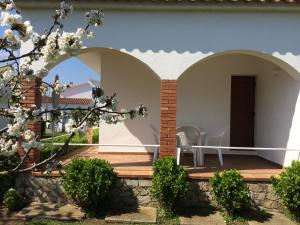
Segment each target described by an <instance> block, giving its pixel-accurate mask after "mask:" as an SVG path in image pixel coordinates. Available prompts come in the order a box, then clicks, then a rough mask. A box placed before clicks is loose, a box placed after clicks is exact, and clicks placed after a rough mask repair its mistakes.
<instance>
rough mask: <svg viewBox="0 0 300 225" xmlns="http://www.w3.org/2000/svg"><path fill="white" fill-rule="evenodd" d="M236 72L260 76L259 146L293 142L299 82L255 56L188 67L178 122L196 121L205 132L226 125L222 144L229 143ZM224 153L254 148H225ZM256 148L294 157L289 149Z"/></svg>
mask: <svg viewBox="0 0 300 225" xmlns="http://www.w3.org/2000/svg"><path fill="white" fill-rule="evenodd" d="M232 75H241V76H242V75H248V76H249V75H250V76H255V77H256V82H257V84H256V106H255V111H256V117H255V146H256V147H269V148H272V147H273V148H281V147H282V148H286V147H289V145H288V143H289V142H291V141H292V140H293V139H295V137H293V136H291V135H295V136H296V133H294V132H296V130H295V129H294V130H291V128H292V127H293V126H294V124H293V117H294V116H295V106H296V103H297V98H298V93H299V90H300V82H299V81H296V80H294V79H293V78H292V77H291V76H290V75H288V74H286V73H285V72H284V71H282V70H280V69H279V68H278V67H277V66H275V65H274V64H272V63H270V62H266V61H264V60H261V59H259V58H257V57H253V56H246V55H239V54H233V55H226V56H219V57H215V58H211V59H210V60H207V61H205V62H200V63H198V64H196V65H194V66H193V67H191V68H190V69H189V70H187V71H186V72H185V73H184V74H183V75H182V77H180V79H179V80H178V89H177V91H178V92H177V94H178V100H177V124H178V125H179V126H180V125H183V124H195V125H197V126H199V127H200V128H201V130H202V131H205V132H206V133H207V135H213V134H214V133H216V132H217V131H218V130H220V129H221V128H223V127H227V132H226V135H225V139H224V142H223V145H224V146H230V98H231V96H230V95H231V93H230V92H231V76H232ZM296 140H297V139H296ZM294 147H296V146H295V145H294ZM297 147H298V148H299V147H300V145H298V146H297ZM207 152H208V151H207ZM210 153H212V151H210ZM213 153H214V152H213ZM224 153H230V154H235V153H236V154H245V153H247V154H255V153H256V152H245V151H242V152H241V151H225V150H224ZM258 154H259V155H261V156H263V157H265V158H267V159H270V160H272V161H274V162H277V163H279V164H281V165H283V164H284V162H285V163H286V164H288V163H290V161H289V160H288V159H286V161H285V156H287V157H290V153H287V154H285V152H274V151H272V152H258ZM294 159H295V158H294Z"/></svg>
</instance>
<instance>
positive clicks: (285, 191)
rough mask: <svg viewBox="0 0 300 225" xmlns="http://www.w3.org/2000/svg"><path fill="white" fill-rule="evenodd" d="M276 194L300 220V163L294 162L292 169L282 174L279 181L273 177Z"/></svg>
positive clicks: (289, 168) (287, 169)
mask: <svg viewBox="0 0 300 225" xmlns="http://www.w3.org/2000/svg"><path fill="white" fill-rule="evenodd" d="M272 184H273V186H274V189H275V192H276V193H277V194H278V196H279V197H280V199H281V201H282V202H283V204H284V206H285V207H286V208H287V209H288V210H289V211H290V212H291V213H292V214H293V215H294V216H295V217H296V218H297V219H298V220H299V219H300V162H299V161H293V162H292V165H291V166H290V167H287V168H286V170H285V171H283V172H282V173H281V174H280V177H279V178H278V179H276V178H274V177H272Z"/></svg>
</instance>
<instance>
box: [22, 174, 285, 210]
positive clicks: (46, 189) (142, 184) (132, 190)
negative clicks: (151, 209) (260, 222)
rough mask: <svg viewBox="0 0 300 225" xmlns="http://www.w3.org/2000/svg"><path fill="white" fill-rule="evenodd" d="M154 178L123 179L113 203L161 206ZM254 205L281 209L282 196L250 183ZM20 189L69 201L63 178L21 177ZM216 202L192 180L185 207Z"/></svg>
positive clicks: (204, 185) (33, 195)
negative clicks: (153, 186) (154, 195)
mask: <svg viewBox="0 0 300 225" xmlns="http://www.w3.org/2000/svg"><path fill="white" fill-rule="evenodd" d="M151 184H152V181H151V180H150V179H124V178H119V179H118V181H117V184H116V187H115V188H114V190H113V191H112V197H111V198H110V203H111V204H112V205H116V206H119V207H125V206H128V207H130V206H132V207H136V206H157V205H158V203H157V201H156V200H155V199H154V198H152V197H151V195H150V187H151ZM247 185H248V188H249V190H250V193H251V197H252V199H253V200H254V202H255V203H256V204H257V205H258V206H260V207H263V208H265V209H268V210H276V211H278V210H281V209H282V206H281V204H280V203H279V199H278V197H277V196H276V195H275V193H274V190H273V187H272V185H271V183H270V182H252V181H251V182H249V181H248V182H247ZM16 189H17V190H18V191H19V192H20V193H22V194H25V195H26V196H28V197H31V198H32V200H34V201H39V202H68V201H69V200H68V199H67V197H66V195H65V193H64V190H63V187H62V186H61V177H46V176H45V177H34V176H31V175H25V176H20V177H18V178H17V180H16ZM211 202H213V197H212V195H211V187H210V186H209V184H208V182H207V181H197V180H192V181H191V185H190V191H189V193H188V196H187V198H186V200H184V201H182V202H181V203H180V205H182V206H186V207H187V206H200V205H207V204H208V203H211Z"/></svg>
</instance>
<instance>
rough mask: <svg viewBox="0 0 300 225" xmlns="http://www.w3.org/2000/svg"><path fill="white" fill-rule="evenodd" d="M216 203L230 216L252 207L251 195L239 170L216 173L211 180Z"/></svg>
mask: <svg viewBox="0 0 300 225" xmlns="http://www.w3.org/2000/svg"><path fill="white" fill-rule="evenodd" d="M209 183H210V185H211V186H212V188H213V193H214V195H215V197H216V201H217V203H218V204H219V206H221V207H222V208H224V209H225V210H226V212H227V213H228V215H229V216H234V215H235V214H236V213H237V212H239V211H241V210H243V209H246V208H247V207H248V206H249V205H250V194H249V190H248V189H247V187H246V184H245V182H244V181H243V178H242V176H241V175H240V173H239V172H238V171H237V170H228V171H224V173H223V174H220V173H216V174H215V175H214V176H213V177H212V178H211V179H210V180H209Z"/></svg>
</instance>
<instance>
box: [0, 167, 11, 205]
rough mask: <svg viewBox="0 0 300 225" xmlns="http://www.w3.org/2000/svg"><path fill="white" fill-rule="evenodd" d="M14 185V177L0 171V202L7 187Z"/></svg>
mask: <svg viewBox="0 0 300 225" xmlns="http://www.w3.org/2000/svg"><path fill="white" fill-rule="evenodd" d="M13 186H14V177H13V176H12V175H11V174H9V173H7V172H1V173H0V203H2V201H3V196H4V194H5V193H6V192H7V190H8V189H10V188H11V187H13Z"/></svg>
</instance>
